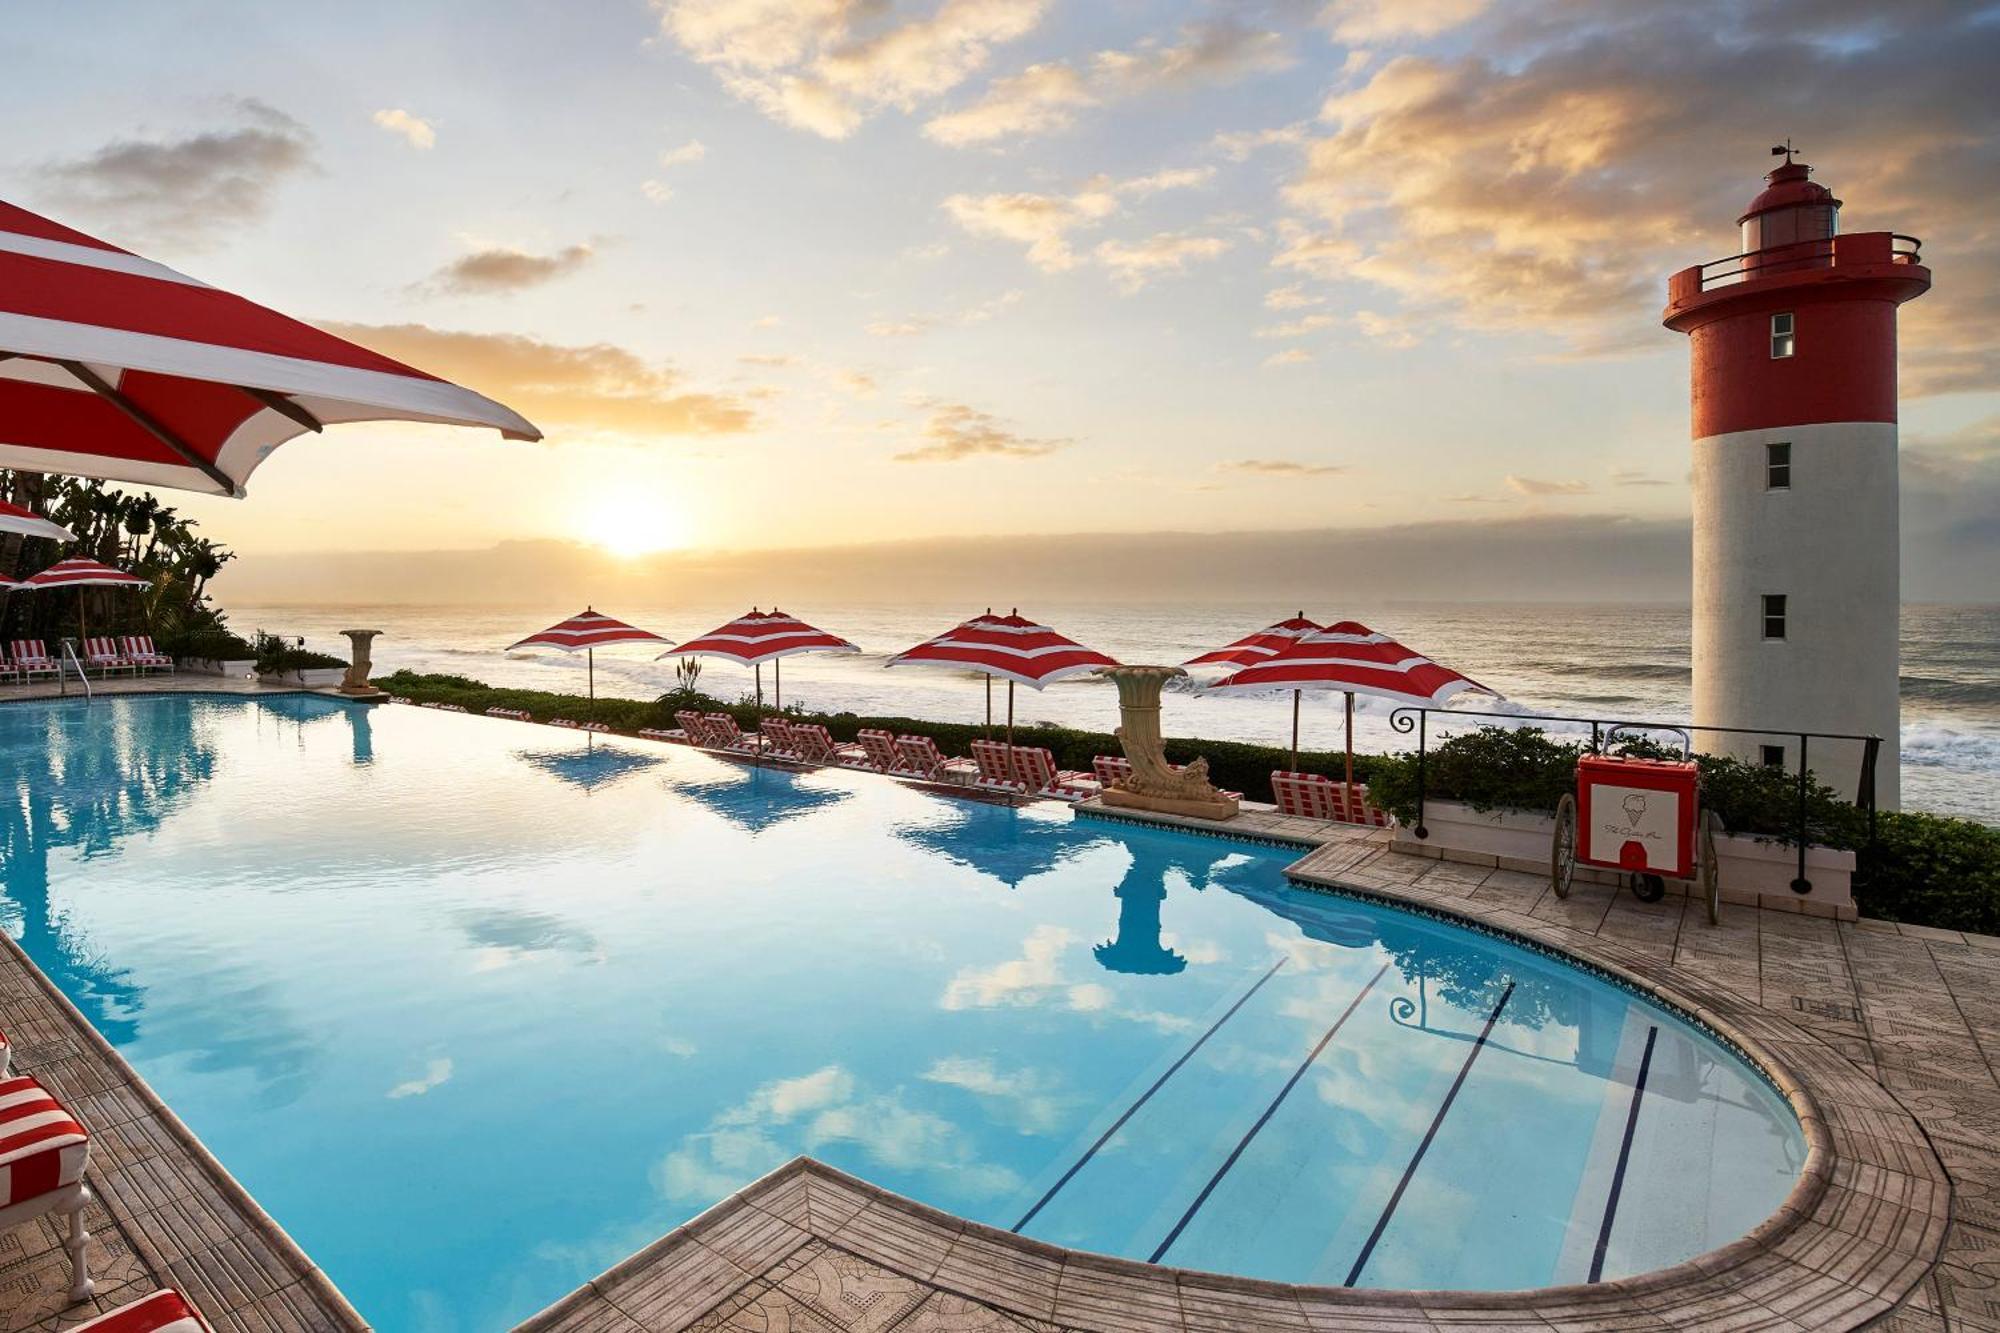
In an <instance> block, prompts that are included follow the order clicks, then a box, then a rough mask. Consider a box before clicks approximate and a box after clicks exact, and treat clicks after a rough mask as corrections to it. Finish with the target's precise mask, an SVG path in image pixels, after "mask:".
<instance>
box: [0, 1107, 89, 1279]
mask: <svg viewBox="0 0 2000 1333" xmlns="http://www.w3.org/2000/svg"><path fill="white" fill-rule="evenodd" d="M0 1145H6V1146H0V1230H9V1231H11V1230H12V1229H13V1228H15V1227H18V1226H22V1225H24V1224H29V1223H33V1222H34V1221H36V1220H37V1219H38V1218H42V1217H45V1216H47V1215H48V1214H50V1213H62V1214H64V1215H65V1216H67V1217H68V1219H69V1227H68V1234H67V1236H66V1237H65V1239H64V1240H63V1248H64V1249H66V1250H68V1251H69V1260H70V1289H69V1298H70V1301H71V1302H72V1303H74V1302H76V1301H81V1300H85V1299H87V1298H88V1297H89V1296H90V1293H91V1290H92V1287H93V1285H94V1284H93V1283H92V1282H91V1280H90V1261H89V1249H88V1247H89V1245H90V1233H89V1232H88V1231H85V1230H84V1227H83V1210H84V1208H85V1207H86V1206H87V1205H88V1204H89V1203H90V1191H89V1189H87V1188H86V1187H85V1186H84V1183H83V1173H84V1169H85V1168H86V1167H88V1166H89V1165H90V1131H89V1130H86V1129H85V1128H84V1127H83V1125H82V1124H81V1123H79V1122H78V1121H77V1119H76V1117H75V1116H73V1115H71V1114H70V1113H69V1111H68V1109H67V1108H65V1107H64V1106H63V1104H62V1103H61V1102H59V1101H57V1100H56V1098H55V1096H54V1094H52V1093H50V1092H49V1091H48V1089H46V1088H44V1087H43V1086H42V1085H41V1084H40V1083H38V1082H36V1081H35V1079H34V1078H33V1077H32V1076H31V1075H28V1074H15V1075H12V1076H10V1077H8V1078H6V1079H4V1080H0Z"/></svg>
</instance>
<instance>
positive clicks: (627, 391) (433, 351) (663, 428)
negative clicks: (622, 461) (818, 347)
mask: <svg viewBox="0 0 2000 1333" xmlns="http://www.w3.org/2000/svg"><path fill="white" fill-rule="evenodd" d="M323 327H324V328H325V329H326V330H327V331H328V332H330V333H334V334H338V335H339V336H340V337H343V338H351V339H353V340H354V341H355V342H358V343H361V344H362V345H364V346H367V347H372V348H374V349H375V350H377V351H379V352H381V353H383V354H384V355H386V356H392V357H395V358H396V359H397V360H399V361H406V362H408V363H409V364H411V365H413V366H417V367H419V368H420V369H422V370H425V371H427V372H429V373H430V374H433V375H442V376H443V377H445V378H446V379H450V380H456V381H458V382H459V383H461V384H464V385H467V386H468V387H470V388H474V389H477V390H479V391H480V392H481V393H485V394H489V395H491V396H492V397H495V398H497V399H499V400H500V401H502V402H504V403H506V404H508V405H509V406H510V407H512V408H514V409H515V410H516V411H518V412H521V413H523V414H524V415H526V416H527V417H529V418H530V419H531V420H534V421H537V422H539V423H540V424H541V425H543V426H544V427H548V426H555V425H561V426H569V427H573V428H577V429H583V430H598V431H605V432H610V433H614V434H625V435H641V436H645V435H733V434H738V433H740V432H743V431H746V430H749V429H750V428H751V426H752V425H753V424H754V423H753V418H752V415H751V412H750V409H749V408H747V407H745V406H744V405H743V403H742V402H740V401H739V400H738V399H736V398H734V397H731V396H729V395H727V394H715V393H700V392H691V391H689V390H687V389H686V388H685V387H684V378H683V376H682V375H680V374H679V373H678V372H677V371H674V370H671V369H668V368H665V367H662V366H658V365H655V364H653V363H651V362H648V361H646V360H645V359H644V358H642V357H641V356H639V355H638V354H637V353H636V352H632V351H630V350H628V349H626V348H623V347H618V346H616V345H614V344H611V343H588V344H581V345H578V344H565V343H548V342H542V341H540V340H538V339H535V338H530V337H526V336H524V335H521V334H505V333H461V332H455V331H452V330H448V329H435V328H431V327H430V326H429V325H425V324H342V323H329V324H326V325H324V326H323Z"/></svg>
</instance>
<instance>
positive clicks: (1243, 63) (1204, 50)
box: [924, 22, 1291, 148]
mask: <svg viewBox="0 0 2000 1333" xmlns="http://www.w3.org/2000/svg"><path fill="white" fill-rule="evenodd" d="M1290 61H1291V57H1290V53H1289V51H1288V50H1287V48H1286V44H1285V41H1284V39H1283V38H1282V37H1280V36H1278V35H1277V34H1276V33H1271V32H1259V31H1255V30H1252V29H1249V28H1244V27H1242V26H1240V25H1238V24H1235V23H1229V22H1222V23H1198V24H1190V25H1188V26H1187V27H1185V28H1183V29H1182V30H1181V33H1180V40H1179V41H1177V42H1172V43H1161V42H1157V41H1149V42H1144V43H1141V44H1140V45H1139V46H1137V47H1134V48H1133V49H1132V50H1129V51H1100V52H1098V53H1097V54H1096V55H1095V56H1094V57H1092V58H1091V59H1090V60H1088V61H1087V62H1084V63H1083V65H1082V67H1081V68H1079V67H1078V65H1077V64H1075V63H1072V62H1068V61H1047V62H1044V63H1041V64H1037V65H1030V66H1028V67H1027V68H1026V69H1024V70H1022V71H1021V72H1020V73H1018V74H1012V75H1008V76H1007V77H1005V78H1000V79H995V80H994V81H993V82H992V83H991V84H989V85H987V88H986V90H985V92H983V93H982V94H980V96H979V97H978V98H977V99H976V100H974V101H972V102H970V103H968V104H967V105H965V106H963V107H960V108H959V109H958V110H955V111H947V112H944V113H942V114H940V115H937V116H934V117H932V118H931V120H930V121H928V122H927V123H926V124H925V125H924V133H925V135H927V136H928V137H930V138H931V139H933V140H935V141H937V142H938V143H942V144H947V145H949V146H951V147H954V148H962V147H965V146H967V145H971V144H984V143H991V142H993V141H995V140H999V139H1019V138H1026V137H1029V136H1032V135H1040V134H1053V133H1056V132H1058V131H1060V130H1066V129H1068V128H1069V127H1070V125H1071V124H1072V123H1073V122H1074V120H1075V113H1076V112H1077V111H1079V110H1081V109H1084V108H1086V107H1094V106H1101V105H1103V104H1105V103H1107V102H1115V101H1120V100H1123V99H1126V98H1131V97H1137V96H1141V95H1143V94H1146V93H1152V92H1157V91H1160V90H1162V89H1183V88H1187V87H1190V86H1193V85H1196V84H1204V83H1208V84H1221V83H1231V82H1234V81H1236V80H1237V79H1240V78H1243V77H1245V76H1247V75H1250V74H1253V73H1259V72H1263V71H1268V70H1275V69H1282V68H1283V67H1284V66H1286V65H1287V64H1289V63H1290Z"/></svg>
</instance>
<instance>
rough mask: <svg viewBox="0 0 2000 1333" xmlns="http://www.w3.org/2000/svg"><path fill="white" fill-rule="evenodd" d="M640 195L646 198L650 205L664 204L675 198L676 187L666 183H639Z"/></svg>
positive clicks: (648, 181) (649, 181)
mask: <svg viewBox="0 0 2000 1333" xmlns="http://www.w3.org/2000/svg"><path fill="white" fill-rule="evenodd" d="M639 193H640V194H642V195H644V196H646V202H647V203H650V204H664V203H666V202H667V201H668V200H670V199H672V198H673V197H674V187H673V186H671V185H669V184H667V183H666V182H665V181H657V180H643V181H640V182H639Z"/></svg>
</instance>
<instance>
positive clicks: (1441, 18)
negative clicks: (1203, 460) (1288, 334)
mask: <svg viewBox="0 0 2000 1333" xmlns="http://www.w3.org/2000/svg"><path fill="white" fill-rule="evenodd" d="M1459 8H1460V7H1458V6H1453V5H1450V4H1440V3H1436V2H1435V0H1433V2H1432V3H1425V4H1420V5H1416V6H1411V5H1407V4H1402V3H1397V4H1393V5H1391V4H1373V3H1371V4H1365V5H1358V6H1337V7H1335V9H1334V10H1333V11H1332V13H1333V16H1334V19H1335V21H1336V24H1337V25H1338V26H1337V30H1340V31H1346V32H1349V33H1351V34H1354V35H1355V36H1357V37H1359V36H1361V35H1365V34H1366V33H1367V32H1369V31H1375V30H1379V28H1380V25H1381V23H1382V22H1384V21H1387V22H1389V23H1390V24H1391V26H1392V27H1395V28H1397V29H1399V30H1401V31H1404V32H1408V31H1413V30H1428V29H1431V28H1434V27H1436V26H1438V25H1440V24H1443V25H1447V26H1448V25H1449V24H1451V23H1455V22H1465V21H1467V20H1468V18H1469V19H1470V21H1471V22H1472V23H1473V25H1474V28H1475V29H1476V38H1477V39H1476V40H1473V41H1470V42H1464V43H1456V44H1455V49H1458V50H1467V51H1470V52H1474V53H1476V54H1465V55H1441V54H1430V55H1418V54H1408V53H1405V54H1400V55H1396V56H1394V57H1392V58H1390V59H1387V60H1385V61H1383V62H1382V63H1380V64H1379V65H1376V66H1374V67H1372V70H1371V72H1369V73H1367V74H1366V75H1365V76H1364V77H1362V78H1360V79H1359V80H1358V81H1355V82H1350V83H1347V84H1342V85H1339V86H1337V87H1336V88H1335V90H1334V92H1333V93H1332V94H1331V95H1330V96H1329V97H1328V98H1327V99H1326V102H1325V104H1324V106H1323V107H1322V109H1321V122H1322V129H1321V132H1320V133H1319V134H1318V135H1317V136H1316V137H1314V138H1313V140H1312V141H1311V142H1310V143H1309V144H1308V145H1307V147H1306V151H1305V158H1304V165H1303V167H1302V169H1301V170H1300V171H1299V173H1298V174H1297V175H1296V176H1295V177H1294V178H1293V180H1292V181H1291V183H1290V185H1289V187H1288V189H1287V192H1286V199H1287V201H1288V202H1289V204H1290V205H1291V206H1292V207H1293V208H1294V209H1295V210H1297V212H1298V214H1300V215H1301V216H1300V218H1299V219H1298V222H1299V225H1300V227H1301V228H1302V230H1301V231H1300V232H1299V233H1297V234H1296V235H1295V237H1294V238H1293V240H1292V242H1291V246H1290V251H1289V253H1290V254H1291V262H1293V263H1300V262H1301V261H1302V260H1303V257H1304V255H1303V252H1302V251H1301V250H1300V249H1299V245H1300V244H1301V243H1302V238H1303V237H1304V236H1307V235H1310V236H1315V237H1324V238H1326V243H1327V244H1333V243H1343V244H1345V245H1347V246H1350V247H1352V253H1351V254H1350V255H1348V256H1347V257H1346V258H1345V259H1344V260H1341V261H1339V262H1338V263H1337V264H1328V265H1326V266H1325V267H1326V268H1328V269H1329V270H1331V271H1329V272H1328V274H1327V275H1328V276H1340V277H1345V278H1349V279H1353V280H1358V281H1363V282H1367V283H1372V284H1374V285H1376V286H1378V287H1380V288H1381V289H1383V290H1384V291H1386V292H1388V293H1391V294H1393V295H1394V296H1395V297H1396V298H1397V299H1398V300H1399V301H1400V302H1401V303H1402V305H1403V309H1404V312H1405V313H1416V314H1419V315H1421V316H1422V317H1424V318H1425V319H1426V320H1432V321H1444V322H1449V323H1452V324H1454V325H1457V326H1458V327H1461V328H1465V329H1470V330H1474V331H1478V332H1482V333H1489V334H1513V333H1519V332H1524V331H1525V332H1534V333H1538V334H1541V335H1544V336H1547V337H1549V338H1551V339H1552V340H1555V341H1556V342H1558V343H1559V344H1560V345H1561V346H1562V347H1563V348H1564V349H1565V350H1566V351H1567V352H1568V353H1570V354H1573V355H1603V354H1617V353H1628V352H1631V351H1633V350H1637V349H1647V350H1664V349H1666V348H1669V347H1671V346H1673V339H1672V336H1671V335H1667V334H1664V333H1663V332H1662V331H1661V330H1660V329H1659V326H1658V317H1659V309H1660V306H1661V304H1662V301H1663V296H1664V283H1665V279H1666V277H1667V275H1668V274H1670V273H1672V272H1674V271H1676V270H1678V269H1681V268H1685V267H1687V266H1689V265H1692V264H1695V263H1699V262H1702V261H1705V260H1708V259H1713V258H1717V257H1719V256H1722V255H1726V254H1729V253H1730V252H1732V251H1733V250H1734V249H1735V248H1736V245H1737V237H1736V234H1735V232H1734V230H1733V229H1732V222H1733V219H1734V218H1735V217H1736V216H1737V215H1738V214H1739V213H1740V212H1741V211H1742V208H1743V206H1744V204H1745V202H1746V201H1747V200H1748V199H1749V198H1750V196H1751V195H1753V194H1754V193H1756V191H1757V189H1758V181H1757V180H1756V175H1755V173H1756V172H1757V171H1759V170H1762V169H1763V168H1764V167H1765V166H1766V164H1767V159H1765V157H1764V156H1763V147H1764V145H1765V142H1766V139H1767V137H1768V134H1769V131H1768V130H1767V129H1765V128H1764V127H1766V126H1770V125H1774V124H1783V123H1790V124H1810V125H1811V126H1813V128H1814V141H1813V142H1812V143H1810V144H1809V145H1808V147H1809V148H1811V149H1812V150H1813V154H1814V157H1815V158H1816V159H1817V160H1816V161H1815V165H1816V166H1817V167H1818V168H1820V179H1821V180H1823V181H1824V182H1825V183H1827V184H1829V185H1831V186H1833V188H1834V189H1835V190H1836V191H1837V192H1838V193H1839V194H1840V196H1841V197H1842V198H1843V199H1845V200H1846V202H1847V206H1846V208H1845V210H1844V211H1843V218H1842V230H1843V231H1844V232H1850V233H1852V232H1858V231H1864V230H1896V231H1902V232H1910V233H1916V234H1920V235H1924V236H1925V237H1926V239H1927V242H1928V243H1927V244H1926V246H1925V250H1924V253H1925V257H1926V260H1927V262H1929V263H1930V264H1931V265H1932V267H1933V268H1934V269H1935V270H1936V271H1937V272H1939V273H1940V274H1949V275H1950V280H1949V281H1945V280H1943V279H1942V278H1941V279H1940V281H1939V283H1938V286H1937V289H1936V290H1935V291H1934V292H1932V293H1931V294H1930V295H1928V296H1926V297H1925V298H1924V299H1923V300H1921V301H1918V302H1916V303H1914V304H1913V305H1911V306H1910V307H1908V308H1907V309H1906V310H1905V311H1904V312H1903V315H1902V317H1901V318H1902V332H1903V337H1902V339H1901V343H1902V353H1903V357H1904V375H1905V377H1904V387H1905V391H1906V392H1907V393H1912V394H1927V393H1943V392H1954V391H1966V390H1978V389H1988V390H1990V389H1992V388H1994V387H1996V386H2000V299H1996V298H1995V297H1994V296H1993V295H1992V294H1993V293H1994V292H1996V291H2000V244H1996V242H2000V225H1996V223H1995V220H1994V216H1993V210H1992V207H1991V190H1990V188H1988V187H1987V185H1986V183H1987V182H1990V181H1992V180H1994V179H1996V178H2000V98H1996V96H1995V91H1994V84H1993V81H1992V78H1991V71H1992V69H1994V68H1995V67H1996V66H2000V24H1995V23H1992V22H1991V21H1990V16H1988V17H1982V11H1979V10H1977V9H1976V8H1968V7H1964V6H1948V5H1942V4H1927V5H1924V6H1922V7H1921V9H1920V10H1918V11H1912V12H1911V13H1909V14H1907V15H1906V14H1902V13H1900V12H1899V15H1898V21H1897V22H1895V23H1879V24H1878V23H1874V22H1873V21H1872V20H1873V17H1874V16H1872V15H1870V16H1857V11H1854V10H1853V9H1851V8H1850V7H1849V6H1845V5H1826V6H1807V5H1799V4H1764V5H1761V6H1748V7H1746V6H1738V5H1730V4H1725V3H1722V0H1691V2H1690V3H1687V4H1684V5H1654V6H1636V7H1627V8H1616V9H1614V8H1610V7H1603V8H1599V9H1594V10H1590V11H1587V12H1586V11H1583V10H1578V9H1576V8H1574V7H1573V6H1570V5H1568V4H1565V3H1562V2H1561V0H1527V2H1525V3H1521V4H1517V5H1513V6H1509V7H1507V9H1506V10H1505V11H1504V12H1503V11H1500V10H1497V9H1496V10H1495V11H1494V12H1493V13H1492V14H1491V15H1483V16H1471V15H1466V14H1461V13H1459V12H1457V11H1458V9H1459ZM1413 16H1415V17H1413ZM1419 18H1421V22H1419V21H1417V20H1418V19H1419ZM1357 25H1358V26H1357ZM1864 32H1865V34H1866V35H1865V39H1863V38H1862V37H1861V36H1860V34H1862V33H1864ZM1662 52H1671V53H1672V58H1671V59H1669V60H1663V59H1662V58H1661V53H1662ZM1690 89H1698V90H1699V95H1698V96H1690V95H1689V90H1690ZM1753 136H1754V137H1753Z"/></svg>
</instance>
